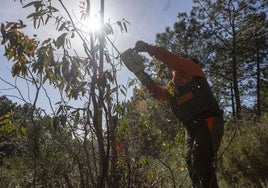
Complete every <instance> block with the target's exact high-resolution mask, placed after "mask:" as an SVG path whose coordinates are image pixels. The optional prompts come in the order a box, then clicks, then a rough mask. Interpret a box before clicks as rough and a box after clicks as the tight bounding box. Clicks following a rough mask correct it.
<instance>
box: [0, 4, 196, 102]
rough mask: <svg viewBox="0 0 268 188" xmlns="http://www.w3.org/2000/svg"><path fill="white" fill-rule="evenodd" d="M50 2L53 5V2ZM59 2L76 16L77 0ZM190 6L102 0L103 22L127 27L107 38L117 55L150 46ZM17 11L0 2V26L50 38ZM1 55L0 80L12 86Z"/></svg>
mask: <svg viewBox="0 0 268 188" xmlns="http://www.w3.org/2000/svg"><path fill="white" fill-rule="evenodd" d="M26 2H29V1H26ZM52 2H57V1H56V0H53V1H52ZM63 2H64V3H65V5H66V6H67V8H69V9H70V10H71V12H72V13H79V11H80V10H79V2H80V0H63ZM99 4H100V0H91V12H92V13H93V14H94V13H95V14H98V12H99ZM192 6H193V3H192V1H190V0H105V21H106V22H107V21H108V20H110V22H111V23H114V22H116V21H118V20H121V19H123V18H124V19H126V20H127V21H129V22H130V23H131V25H129V27H128V33H124V34H121V33H120V32H119V31H118V32H115V36H112V37H111V38H112V39H113V40H114V41H115V44H116V47H117V48H118V49H119V51H120V52H123V51H124V50H126V49H128V48H132V47H134V45H135V42H136V41H137V40H144V41H146V42H148V43H151V44H153V43H154V41H155V36H156V34H157V33H161V32H163V31H164V30H165V28H166V27H167V26H170V27H172V26H173V24H174V22H175V21H176V20H177V15H178V13H179V12H188V11H190V9H191V7H192ZM21 7H22V6H21V4H20V3H19V2H14V0H1V12H0V22H1V23H3V22H6V21H18V20H19V19H21V20H23V21H24V22H25V23H27V25H28V27H27V29H26V30H25V32H26V33H27V34H28V35H29V36H32V35H33V34H35V33H37V34H38V36H40V37H41V36H42V35H52V36H53V33H51V30H50V29H49V28H47V27H41V28H40V29H39V30H38V31H37V30H34V29H33V26H32V22H29V20H28V22H27V19H26V17H27V15H29V14H30V13H31V12H32V11H33V10H32V9H29V8H27V9H23V8H21ZM78 15H79V14H78ZM78 17H79V16H78ZM52 31H53V30H52ZM0 40H1V39H0ZM3 53H4V48H3V46H0V54H1V55H0V63H1V69H0V77H1V78H3V79H5V80H7V81H10V82H11V83H15V82H14V79H13V78H12V77H11V76H10V69H11V64H12V63H11V62H7V60H6V59H5V57H3ZM121 75H123V76H124V78H125V80H127V79H126V77H131V78H133V74H132V73H130V72H129V71H128V70H122V72H121ZM18 83H19V84H18V85H20V86H22V91H23V92H24V95H25V96H28V95H29V94H28V91H27V90H25V82H21V81H18ZM3 88H4V89H7V88H9V86H7V85H6V84H5V83H3V82H2V81H1V80H0V95H2V94H5V93H8V94H14V95H16V94H17V93H16V91H14V90H2V91H1V89H3ZM1 92H2V93H1ZM13 92H14V93H13ZM29 98H31V96H30V97H29Z"/></svg>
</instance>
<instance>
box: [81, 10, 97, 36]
mask: <svg viewBox="0 0 268 188" xmlns="http://www.w3.org/2000/svg"><path fill="white" fill-rule="evenodd" d="M79 23H80V26H79V28H80V29H81V30H83V31H85V32H89V33H94V34H98V33H100V32H101V30H102V24H101V20H100V16H99V15H98V14H94V15H90V16H87V17H86V18H83V19H81V21H80V22H79Z"/></svg>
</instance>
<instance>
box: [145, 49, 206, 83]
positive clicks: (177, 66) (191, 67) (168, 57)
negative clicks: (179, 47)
mask: <svg viewBox="0 0 268 188" xmlns="http://www.w3.org/2000/svg"><path fill="white" fill-rule="evenodd" d="M148 53H149V54H150V55H151V56H154V57H155V58H156V59H158V60H160V61H162V62H163V63H164V64H166V65H167V66H168V67H169V68H170V69H171V70H172V71H174V78H173V81H176V80H177V81H180V82H182V83H187V82H189V81H191V80H192V78H193V77H195V76H200V77H203V78H205V74H204V72H203V71H202V69H201V67H200V66H199V65H197V64H196V63H194V62H193V61H192V60H190V59H188V58H184V57H180V56H178V55H175V54H173V53H171V52H169V51H168V50H166V49H165V48H163V47H158V46H152V47H151V49H150V51H149V52H148Z"/></svg>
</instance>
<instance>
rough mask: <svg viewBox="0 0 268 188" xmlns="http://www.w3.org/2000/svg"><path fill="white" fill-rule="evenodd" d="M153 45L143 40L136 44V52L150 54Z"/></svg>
mask: <svg viewBox="0 0 268 188" xmlns="http://www.w3.org/2000/svg"><path fill="white" fill-rule="evenodd" d="M151 47H152V46H151V45H149V44H147V43H146V42H143V41H141V40H139V41H137V42H136V45H135V48H134V50H135V51H136V52H148V51H149V50H150V49H151Z"/></svg>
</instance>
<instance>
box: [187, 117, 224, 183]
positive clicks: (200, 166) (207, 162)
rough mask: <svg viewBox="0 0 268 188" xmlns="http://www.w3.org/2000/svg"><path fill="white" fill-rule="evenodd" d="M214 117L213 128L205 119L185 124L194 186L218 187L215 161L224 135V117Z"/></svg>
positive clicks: (188, 157) (189, 166) (188, 160)
mask: <svg viewBox="0 0 268 188" xmlns="http://www.w3.org/2000/svg"><path fill="white" fill-rule="evenodd" d="M212 119H213V120H212V123H213V124H212V125H213V126H212V129H209V128H208V127H209V125H208V124H209V123H208V122H207V121H206V120H205V119H204V120H199V121H193V122H188V123H187V124H185V127H186V136H185V140H186V145H187V148H188V151H187V156H186V164H187V168H188V171H189V175H190V178H191V181H192V185H193V187H194V188H217V187H218V183H217V178H216V174H215V167H214V162H215V158H216V154H217V151H218V149H219V146H220V142H221V139H222V136H223V119H222V118H221V117H215V118H212Z"/></svg>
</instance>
